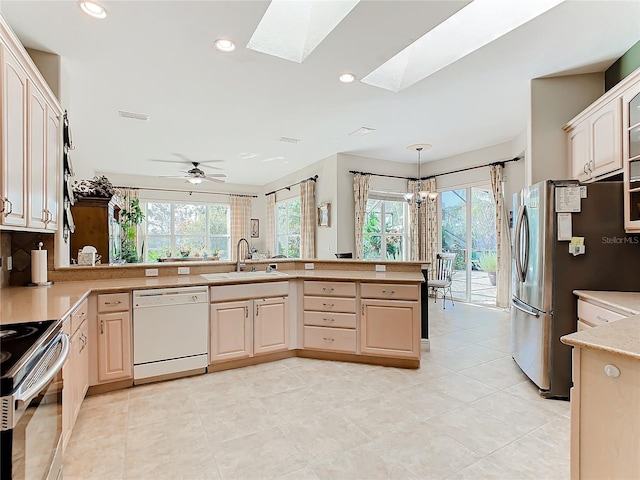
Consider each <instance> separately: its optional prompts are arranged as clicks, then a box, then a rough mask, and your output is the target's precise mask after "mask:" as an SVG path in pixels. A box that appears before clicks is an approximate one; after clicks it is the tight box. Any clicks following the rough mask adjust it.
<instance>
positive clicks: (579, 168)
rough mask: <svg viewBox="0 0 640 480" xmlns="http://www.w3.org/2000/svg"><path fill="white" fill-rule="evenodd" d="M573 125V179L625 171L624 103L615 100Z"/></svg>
mask: <svg viewBox="0 0 640 480" xmlns="http://www.w3.org/2000/svg"><path fill="white" fill-rule="evenodd" d="M587 111H588V112H589V113H587V114H586V115H584V116H581V117H577V118H578V120H577V121H575V123H574V121H572V122H571V123H569V124H568V125H567V126H566V127H565V130H566V131H567V135H568V144H569V161H570V166H571V172H570V174H571V177H572V178H574V179H576V180H580V181H582V182H588V181H592V180H595V179H598V178H603V177H605V176H608V175H612V174H614V173H619V172H620V171H622V146H621V140H622V139H621V125H622V123H621V122H622V113H621V100H620V98H619V97H615V98H613V99H611V100H609V101H608V102H607V103H605V104H604V105H601V106H598V108H597V109H594V110H593V111H591V110H587Z"/></svg>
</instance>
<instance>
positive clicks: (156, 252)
mask: <svg viewBox="0 0 640 480" xmlns="http://www.w3.org/2000/svg"><path fill="white" fill-rule="evenodd" d="M146 226H147V228H146V243H147V248H146V251H147V261H148V262H155V261H157V260H158V259H159V258H162V257H203V258H208V257H215V256H218V257H220V259H221V260H230V258H231V256H230V248H229V244H230V241H231V239H230V231H231V228H230V215H229V205H225V204H189V203H174V202H148V203H147V204H146Z"/></svg>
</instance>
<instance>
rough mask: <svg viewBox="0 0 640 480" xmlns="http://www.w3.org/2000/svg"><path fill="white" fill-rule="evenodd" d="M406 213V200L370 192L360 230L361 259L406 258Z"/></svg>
mask: <svg viewBox="0 0 640 480" xmlns="http://www.w3.org/2000/svg"><path fill="white" fill-rule="evenodd" d="M407 217H408V214H407V204H406V202H404V201H402V200H401V199H398V200H394V199H389V198H382V197H380V198H376V196H375V194H370V195H369V200H368V201H367V214H366V217H365V224H364V231H363V234H364V259H365V260H400V261H401V260H404V259H406V258H407V254H406V248H407V233H406V232H407V226H406V221H407Z"/></svg>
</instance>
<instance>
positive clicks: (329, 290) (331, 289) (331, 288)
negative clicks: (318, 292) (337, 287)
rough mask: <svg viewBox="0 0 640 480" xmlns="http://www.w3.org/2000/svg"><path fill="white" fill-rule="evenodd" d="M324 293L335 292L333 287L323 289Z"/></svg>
mask: <svg viewBox="0 0 640 480" xmlns="http://www.w3.org/2000/svg"><path fill="white" fill-rule="evenodd" d="M322 291H323V292H333V287H322Z"/></svg>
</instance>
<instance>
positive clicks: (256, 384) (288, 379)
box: [244, 365, 304, 397]
mask: <svg viewBox="0 0 640 480" xmlns="http://www.w3.org/2000/svg"><path fill="white" fill-rule="evenodd" d="M281 367H282V368H281ZM244 382H245V383H246V385H247V387H249V391H250V395H251V396H253V397H264V396H266V395H273V394H274V393H279V392H286V391H287V390H293V389H294V388H299V387H301V386H303V385H304V382H303V381H302V380H301V379H300V378H299V377H298V376H296V375H295V374H294V373H293V372H292V371H291V370H290V369H288V368H286V367H285V366H284V365H282V366H276V369H275V370H260V371H256V373H254V374H253V375H246V376H245V377H244Z"/></svg>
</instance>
